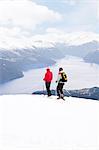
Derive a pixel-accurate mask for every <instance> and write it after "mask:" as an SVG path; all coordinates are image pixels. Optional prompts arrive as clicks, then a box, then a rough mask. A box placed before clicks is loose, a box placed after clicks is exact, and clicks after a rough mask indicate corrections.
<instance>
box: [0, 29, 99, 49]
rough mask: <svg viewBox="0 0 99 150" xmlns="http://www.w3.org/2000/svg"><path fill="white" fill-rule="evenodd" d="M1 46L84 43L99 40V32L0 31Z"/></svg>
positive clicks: (21, 46)
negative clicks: (21, 33) (20, 33)
mask: <svg viewBox="0 0 99 150" xmlns="http://www.w3.org/2000/svg"><path fill="white" fill-rule="evenodd" d="M0 33H1V34H0V48H1V49H8V50H11V51H13V50H15V49H17V48H18V49H22V48H32V47H33V46H35V47H37V48H39V47H41V48H44V47H45V48H49V47H53V45H55V44H57V43H64V44H67V45H70V46H71V45H82V44H85V43H88V42H93V41H97V42H99V34H96V33H93V32H83V31H81V32H65V33H64V32H60V33H59V32H58V33H56V32H47V33H45V34H36V35H33V36H23V35H20V36H18V37H17V36H9V34H8V35H7V34H6V33H7V32H5V33H3V32H2V31H0Z"/></svg>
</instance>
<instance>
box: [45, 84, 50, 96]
mask: <svg viewBox="0 0 99 150" xmlns="http://www.w3.org/2000/svg"><path fill="white" fill-rule="evenodd" d="M50 85H51V82H45V86H46V90H47V95H48V96H51V90H50Z"/></svg>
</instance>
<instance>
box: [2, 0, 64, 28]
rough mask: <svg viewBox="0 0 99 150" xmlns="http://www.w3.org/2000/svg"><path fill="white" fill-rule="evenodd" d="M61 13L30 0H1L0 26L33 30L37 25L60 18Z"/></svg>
mask: <svg viewBox="0 0 99 150" xmlns="http://www.w3.org/2000/svg"><path fill="white" fill-rule="evenodd" d="M61 18H62V17H61V15H60V14H59V13H57V12H55V11H53V10H50V9H48V8H47V7H46V6H42V5H37V4H36V3H34V2H33V1H30V0H20V1H19V0H1V1H0V26H2V27H7V28H13V27H20V28H21V29H25V30H33V29H35V28H36V27H37V25H41V24H42V23H44V22H45V23H46V22H53V21H57V20H60V19H61Z"/></svg>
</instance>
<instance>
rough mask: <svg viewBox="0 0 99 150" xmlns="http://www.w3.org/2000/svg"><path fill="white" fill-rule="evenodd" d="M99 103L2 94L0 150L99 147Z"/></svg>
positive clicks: (64, 149)
mask: <svg viewBox="0 0 99 150" xmlns="http://www.w3.org/2000/svg"><path fill="white" fill-rule="evenodd" d="M98 121H99V102H98V101H89V100H84V99H78V98H77V99H76V98H71V97H69V98H68V97H66V101H63V100H56V97H54V96H53V97H52V98H47V97H46V96H43V95H41V96H38V95H35V96H34V95H16V96H13V95H10V96H0V122H1V123H0V149H1V150H33V149H34V150H82V149H83V150H98V149H99V141H98V137H99V130H98V128H99V126H98Z"/></svg>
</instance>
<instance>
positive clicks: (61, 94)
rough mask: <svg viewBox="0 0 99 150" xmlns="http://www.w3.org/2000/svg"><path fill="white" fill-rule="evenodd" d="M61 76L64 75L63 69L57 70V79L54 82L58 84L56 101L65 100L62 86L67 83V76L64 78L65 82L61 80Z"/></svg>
mask: <svg viewBox="0 0 99 150" xmlns="http://www.w3.org/2000/svg"><path fill="white" fill-rule="evenodd" d="M63 74H64V71H63V68H59V73H58V78H57V80H56V83H58V84H57V96H58V98H57V99H60V98H62V99H63V100H65V99H64V94H63V86H64V83H65V82H67V76H66V77H65V81H64V80H63V78H62V75H63Z"/></svg>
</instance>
